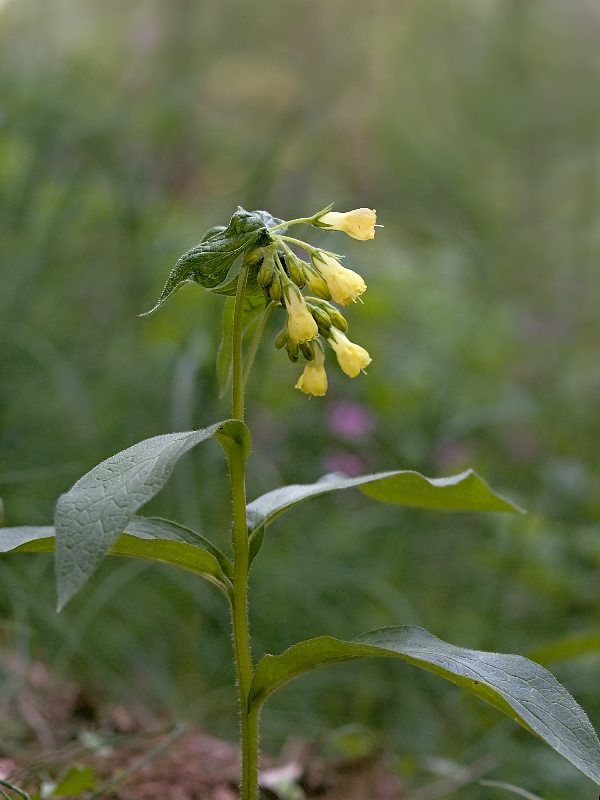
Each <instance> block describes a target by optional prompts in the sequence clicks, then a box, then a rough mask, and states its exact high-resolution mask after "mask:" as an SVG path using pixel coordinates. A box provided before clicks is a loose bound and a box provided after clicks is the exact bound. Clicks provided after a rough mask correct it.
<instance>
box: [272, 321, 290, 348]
mask: <svg viewBox="0 0 600 800" xmlns="http://www.w3.org/2000/svg"><path fill="white" fill-rule="evenodd" d="M287 340H288V330H287V325H286V326H285V328H282V329H281V330H280V331H279V333H278V334H277V336H276V337H275V347H276V348H277V349H278V350H281V348H282V347H285V345H286V344H287Z"/></svg>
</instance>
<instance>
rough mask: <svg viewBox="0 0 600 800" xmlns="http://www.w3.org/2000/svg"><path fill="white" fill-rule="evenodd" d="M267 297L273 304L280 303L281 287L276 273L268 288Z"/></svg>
mask: <svg viewBox="0 0 600 800" xmlns="http://www.w3.org/2000/svg"><path fill="white" fill-rule="evenodd" d="M269 295H270V297H271V300H272V301H273V302H274V303H280V302H281V298H282V297H283V287H282V285H281V278H280V277H279V275H278V274H277V272H274V273H273V280H272V281H271V285H270V286H269Z"/></svg>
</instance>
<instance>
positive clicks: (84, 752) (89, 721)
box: [0, 656, 406, 800]
mask: <svg viewBox="0 0 600 800" xmlns="http://www.w3.org/2000/svg"><path fill="white" fill-rule="evenodd" d="M2 667H3V669H2V672H4V675H5V685H6V686H7V687H8V688H7V689H6V691H5V698H6V699H4V700H0V780H5V781H9V782H10V783H12V784H14V785H15V786H18V787H20V788H21V789H24V790H26V791H28V792H29V793H31V794H34V793H37V792H38V791H39V790H40V786H41V784H42V783H43V782H44V781H48V780H50V781H52V780H56V779H57V777H58V776H59V775H60V774H61V773H64V772H65V770H67V769H69V768H71V767H74V766H81V767H91V768H92V769H93V771H94V776H95V788H94V789H92V790H91V791H90V792H89V793H87V794H86V793H85V792H82V793H81V794H80V795H79V796H80V797H82V798H83V797H86V798H96V797H101V798H106V799H107V800H236V797H237V776H238V772H239V758H238V751H237V747H236V746H234V745H232V744H231V743H229V742H224V741H221V740H219V739H215V738H213V737H211V736H208V735H206V734H205V733H202V732H201V731H199V730H193V729H191V728H186V729H183V728H175V727H172V726H171V727H169V726H168V725H165V724H163V725H162V726H161V724H160V722H157V721H156V720H155V719H151V718H148V717H147V715H146V714H145V713H144V711H143V710H139V709H137V710H133V709H128V708H123V707H116V708H111V709H108V710H107V711H102V710H100V709H99V708H98V707H97V704H96V703H95V702H94V701H93V700H92V699H91V698H89V697H87V696H85V694H84V693H82V691H81V690H80V688H79V687H78V686H77V685H75V684H74V683H68V682H65V681H60V680H57V679H56V678H55V677H53V676H52V675H50V674H49V673H48V671H47V670H46V668H45V667H44V666H43V665H42V664H39V663H35V664H33V665H31V666H29V667H28V668H27V669H25V668H24V666H23V664H22V663H20V662H19V660H18V659H17V658H15V657H14V656H10V657H7V658H5V659H4V660H3V664H2ZM13 684H14V687H13V686H12V685H13ZM261 783H262V785H263V789H262V792H263V796H264V798H270V800H273V799H275V800H295V798H299V799H300V798H307V799H309V798H317V797H318V798H321V800H365V798H368V800H399V798H402V797H406V795H404V793H403V792H402V787H401V784H400V781H399V779H398V778H397V777H395V776H394V775H393V774H392V773H391V771H390V770H388V769H386V767H385V758H384V754H381V753H378V754H375V755H371V756H369V757H365V758H357V759H348V760H335V759H331V758H329V759H326V758H324V757H323V756H322V755H320V754H319V753H318V752H316V749H315V748H313V747H311V746H307V745H304V744H290V745H289V747H288V748H287V751H286V755H285V757H284V758H283V759H282V763H276V762H274V761H273V760H269V759H268V758H265V759H264V762H263V763H262V765H261ZM286 787H287V788H286ZM6 791H7V792H8V793H9V794H10V790H6ZM10 796H11V797H13V796H14V797H16V795H13V794H10Z"/></svg>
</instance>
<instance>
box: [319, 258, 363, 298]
mask: <svg viewBox="0 0 600 800" xmlns="http://www.w3.org/2000/svg"><path fill="white" fill-rule="evenodd" d="M313 265H314V266H315V268H316V269H318V270H319V272H320V273H321V275H322V276H323V277H324V278H325V282H326V283H327V288H328V289H329V292H330V293H331V297H332V299H333V300H334V302H336V303H338V304H339V305H341V306H347V305H348V303H353V302H356V298H357V297H359V296H360V295H361V294H362V293H363V292H364V291H366V289H367V284H366V283H365V282H364V280H363V278H362V276H361V275H359V274H358V272H354V270H352V269H348V268H347V267H343V266H342V265H341V264H340V262H339V261H338V260H337V259H335V258H334V257H333V256H330V255H329V254H328V253H325V252H323V251H318V253H317V254H316V255H315V257H314V258H313Z"/></svg>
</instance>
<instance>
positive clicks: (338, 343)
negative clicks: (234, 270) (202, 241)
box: [248, 206, 376, 397]
mask: <svg viewBox="0 0 600 800" xmlns="http://www.w3.org/2000/svg"><path fill="white" fill-rule="evenodd" d="M330 209H331V206H328V207H327V208H324V209H323V210H322V211H320V212H318V213H317V214H314V215H313V216H312V217H299V218H298V219H292V220H288V221H286V222H284V221H281V220H274V222H275V224H274V225H273V226H272V227H270V228H268V229H267V233H268V234H269V244H268V245H264V246H263V249H262V261H257V266H256V273H255V275H253V273H252V271H250V272H249V273H248V286H249V287H251V286H252V285H254V286H255V287H256V288H257V289H258V291H260V292H262V293H263V294H264V298H265V301H266V303H267V309H269V308H272V307H277V306H278V307H280V308H281V307H283V308H285V310H286V311H287V320H286V322H285V325H284V327H283V329H282V330H281V331H280V332H279V334H278V335H277V337H276V338H275V346H276V347H277V349H278V350H285V351H286V353H287V355H288V358H289V359H290V361H291V362H292V363H294V364H295V363H296V362H297V361H299V360H300V359H303V360H304V364H305V366H304V371H303V372H302V374H301V375H300V377H299V378H298V380H297V382H296V389H299V390H300V391H301V392H304V394H308V395H312V396H313V397H322V396H323V395H324V394H325V393H326V392H327V373H326V372H325V348H324V343H325V342H326V341H328V342H329V344H330V345H331V347H332V349H333V350H334V351H335V354H336V356H337V360H338V363H339V365H340V367H341V369H342V370H343V371H344V372H345V373H346V375H349V376H350V377H351V378H356V377H357V375H358V374H359V373H360V372H361V370H364V368H365V367H367V366H368V365H369V364H370V363H371V356H370V355H369V354H368V353H367V351H366V350H365V349H364V347H361V346H360V345H358V344H354V343H353V342H351V341H350V340H349V339H348V338H347V336H346V335H345V333H346V331H347V330H348V323H347V321H346V318H345V317H344V315H343V314H342V312H341V311H340V309H339V307H338V306H347V305H348V304H349V303H352V302H356V300H358V298H359V297H360V296H361V295H362V294H363V293H364V292H365V291H366V289H367V285H366V283H365V282H364V280H363V278H362V277H361V276H360V275H359V274H358V273H357V272H354V271H353V270H351V269H348V268H347V267H344V266H342V264H340V262H339V261H338V260H337V258H336V257H335V255H334V254H332V253H330V252H328V251H326V250H321V249H320V248H318V247H314V246H313V245H311V244H308V243H307V242H304V241H302V240H301V239H297V238H295V237H293V236H290V235H289V234H288V232H289V229H290V228H291V226H292V225H300V224H303V225H314V226H315V227H317V228H330V229H331V230H341V231H345V232H346V233H348V234H349V235H350V236H353V237H354V238H355V239H363V240H367V239H372V238H373V236H374V234H375V219H376V217H375V211H372V210H371V209H368V208H359V209H356V210H355V211H348V212H346V213H345V214H341V213H336V212H333V211H331V210H330ZM257 213H258V212H257ZM260 213H261V214H264V213H265V212H260ZM271 219H273V218H271ZM292 248H300V249H301V250H304V251H305V252H306V253H307V254H308V256H309V257H310V261H303V260H302V259H301V258H300V257H299V256H298V255H297V253H296V252H295V251H294V249H292ZM304 293H306V298H305V297H304ZM334 304H335V305H334ZM259 330H260V329H259Z"/></svg>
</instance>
